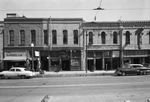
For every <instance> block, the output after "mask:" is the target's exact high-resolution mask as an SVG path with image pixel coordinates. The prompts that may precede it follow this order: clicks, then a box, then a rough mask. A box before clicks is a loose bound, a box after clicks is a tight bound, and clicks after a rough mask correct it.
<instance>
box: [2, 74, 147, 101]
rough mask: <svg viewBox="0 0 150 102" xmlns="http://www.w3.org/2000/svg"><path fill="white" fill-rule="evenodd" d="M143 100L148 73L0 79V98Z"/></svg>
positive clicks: (6, 99) (9, 99)
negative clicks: (45, 97) (143, 74)
mask: <svg viewBox="0 0 150 102" xmlns="http://www.w3.org/2000/svg"><path fill="white" fill-rule="evenodd" d="M46 95H50V102H124V101H125V100H130V101H131V102H146V100H147V99H150V75H145V76H123V77H122V76H119V77H118V76H90V77H53V78H32V79H5V80H0V102H40V101H41V100H42V99H43V98H44V96H46Z"/></svg>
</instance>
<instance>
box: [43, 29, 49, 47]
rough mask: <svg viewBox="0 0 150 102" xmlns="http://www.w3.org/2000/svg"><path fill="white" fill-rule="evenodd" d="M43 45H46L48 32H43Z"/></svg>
mask: <svg viewBox="0 0 150 102" xmlns="http://www.w3.org/2000/svg"><path fill="white" fill-rule="evenodd" d="M44 44H46V45H48V32H47V30H44Z"/></svg>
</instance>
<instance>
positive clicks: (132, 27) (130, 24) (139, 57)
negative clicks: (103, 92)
mask: <svg viewBox="0 0 150 102" xmlns="http://www.w3.org/2000/svg"><path fill="white" fill-rule="evenodd" d="M82 26H83V30H84V35H86V36H85V43H84V44H85V45H87V49H85V50H86V51H87V67H88V69H89V70H90V69H91V68H92V67H94V68H95V70H111V69H116V68H118V67H120V66H123V65H124V64H125V63H133V64H150V21H122V22H121V21H118V22H84V23H83V25H82ZM86 39H87V40H86ZM86 41H87V42H86ZM85 48H86V47H85ZM85 60H86V59H85Z"/></svg>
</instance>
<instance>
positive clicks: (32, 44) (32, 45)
mask: <svg viewBox="0 0 150 102" xmlns="http://www.w3.org/2000/svg"><path fill="white" fill-rule="evenodd" d="M33 47H34V43H31V48H32V70H33V71H34V59H33V58H34V51H33Z"/></svg>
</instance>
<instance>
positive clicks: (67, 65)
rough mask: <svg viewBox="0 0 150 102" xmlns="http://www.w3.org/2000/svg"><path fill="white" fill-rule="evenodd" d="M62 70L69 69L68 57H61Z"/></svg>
mask: <svg viewBox="0 0 150 102" xmlns="http://www.w3.org/2000/svg"><path fill="white" fill-rule="evenodd" d="M62 71H70V60H69V59H65V60H63V59H62Z"/></svg>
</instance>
